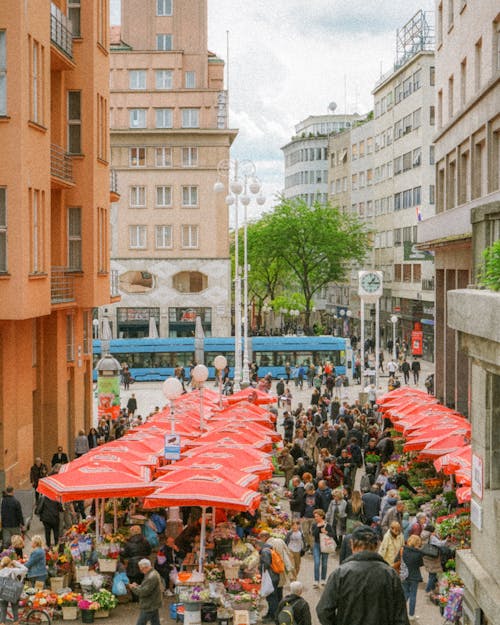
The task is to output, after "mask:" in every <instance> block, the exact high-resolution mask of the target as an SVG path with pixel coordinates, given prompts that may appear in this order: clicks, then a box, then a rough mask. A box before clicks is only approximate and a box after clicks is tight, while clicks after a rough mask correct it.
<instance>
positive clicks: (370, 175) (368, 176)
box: [366, 169, 373, 187]
mask: <svg viewBox="0 0 500 625" xmlns="http://www.w3.org/2000/svg"><path fill="white" fill-rule="evenodd" d="M372 184H373V169H367V170H366V186H368V187H371V186H372Z"/></svg>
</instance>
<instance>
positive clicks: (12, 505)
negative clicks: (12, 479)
mask: <svg viewBox="0 0 500 625" xmlns="http://www.w3.org/2000/svg"><path fill="white" fill-rule="evenodd" d="M0 517H1V521H2V542H3V547H4V549H7V547H10V538H11V536H13V535H14V534H20V533H21V529H24V527H23V526H24V519H23V511H22V509H21V504H20V503H19V501H18V500H17V499H16V498H15V497H14V487H13V486H7V488H6V489H5V493H4V495H3V498H2V505H1V508H0Z"/></svg>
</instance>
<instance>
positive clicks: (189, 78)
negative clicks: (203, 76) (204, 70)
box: [184, 72, 196, 89]
mask: <svg viewBox="0 0 500 625" xmlns="http://www.w3.org/2000/svg"><path fill="white" fill-rule="evenodd" d="M184 86H185V87H186V89H196V72H186V73H185V75H184Z"/></svg>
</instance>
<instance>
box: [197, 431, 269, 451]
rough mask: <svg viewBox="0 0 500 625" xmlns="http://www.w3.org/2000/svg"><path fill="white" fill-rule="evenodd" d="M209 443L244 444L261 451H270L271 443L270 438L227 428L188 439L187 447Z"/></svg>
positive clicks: (231, 445)
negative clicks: (194, 438)
mask: <svg viewBox="0 0 500 625" xmlns="http://www.w3.org/2000/svg"><path fill="white" fill-rule="evenodd" d="M209 443H216V444H218V445H221V446H227V447H233V446H234V445H246V446H248V447H251V448H255V449H259V450H262V451H272V449H273V443H272V441H271V439H270V438H268V437H265V438H257V437H256V436H255V435H252V434H250V433H248V432H242V431H228V430H227V428H224V429H222V430H216V431H215V430H214V431H213V432H210V433H208V434H204V435H203V436H200V438H198V439H196V440H193V441H189V442H188V443H187V447H204V446H205V445H207V444H209Z"/></svg>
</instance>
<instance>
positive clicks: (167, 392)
mask: <svg viewBox="0 0 500 625" xmlns="http://www.w3.org/2000/svg"><path fill="white" fill-rule="evenodd" d="M161 390H162V393H163V396H164V397H165V399H166V400H167V401H168V403H169V407H170V433H171V434H175V409H174V399H177V398H178V397H180V396H181V395H182V384H181V383H180V382H179V380H178V379H177V378H167V379H166V380H165V382H163V384H162V387H161Z"/></svg>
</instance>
